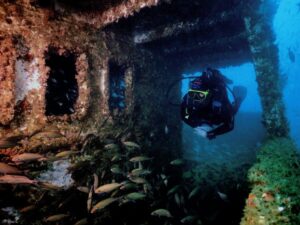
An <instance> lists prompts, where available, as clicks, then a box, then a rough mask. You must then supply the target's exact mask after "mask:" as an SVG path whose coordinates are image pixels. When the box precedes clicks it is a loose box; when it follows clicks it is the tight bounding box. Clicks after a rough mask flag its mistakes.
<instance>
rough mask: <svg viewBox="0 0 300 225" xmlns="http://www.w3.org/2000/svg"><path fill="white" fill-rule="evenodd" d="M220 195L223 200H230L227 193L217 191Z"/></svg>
mask: <svg viewBox="0 0 300 225" xmlns="http://www.w3.org/2000/svg"><path fill="white" fill-rule="evenodd" d="M217 193H218V195H219V197H220V198H221V199H222V200H223V201H228V197H227V195H226V194H224V193H222V192H219V191H217Z"/></svg>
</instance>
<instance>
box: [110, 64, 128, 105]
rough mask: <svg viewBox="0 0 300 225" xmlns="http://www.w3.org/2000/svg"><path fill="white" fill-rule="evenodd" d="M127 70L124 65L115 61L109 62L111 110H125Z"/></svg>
mask: <svg viewBox="0 0 300 225" xmlns="http://www.w3.org/2000/svg"><path fill="white" fill-rule="evenodd" d="M125 71H126V68H125V66H123V65H118V64H116V63H115V62H110V63H109V109H110V111H115V110H117V111H123V110H124V109H125V107H126V103H125V90H126V82H125Z"/></svg>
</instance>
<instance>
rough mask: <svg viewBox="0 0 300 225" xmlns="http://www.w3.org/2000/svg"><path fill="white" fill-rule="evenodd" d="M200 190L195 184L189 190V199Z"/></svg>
mask: <svg viewBox="0 0 300 225" xmlns="http://www.w3.org/2000/svg"><path fill="white" fill-rule="evenodd" d="M199 191H200V187H198V186H196V187H194V189H193V190H192V191H191V193H190V194H189V197H188V198H189V199H191V198H192V197H194V196H195V195H196V194H197V193H198V192H199Z"/></svg>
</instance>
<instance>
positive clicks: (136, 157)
mask: <svg viewBox="0 0 300 225" xmlns="http://www.w3.org/2000/svg"><path fill="white" fill-rule="evenodd" d="M151 159H152V158H149V157H148V156H143V155H142V156H135V157H133V158H131V159H129V161H130V162H143V161H147V160H151Z"/></svg>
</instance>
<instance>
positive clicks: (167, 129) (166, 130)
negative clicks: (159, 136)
mask: <svg viewBox="0 0 300 225" xmlns="http://www.w3.org/2000/svg"><path fill="white" fill-rule="evenodd" d="M168 133H169V128H168V126H167V125H166V126H165V134H168Z"/></svg>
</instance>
